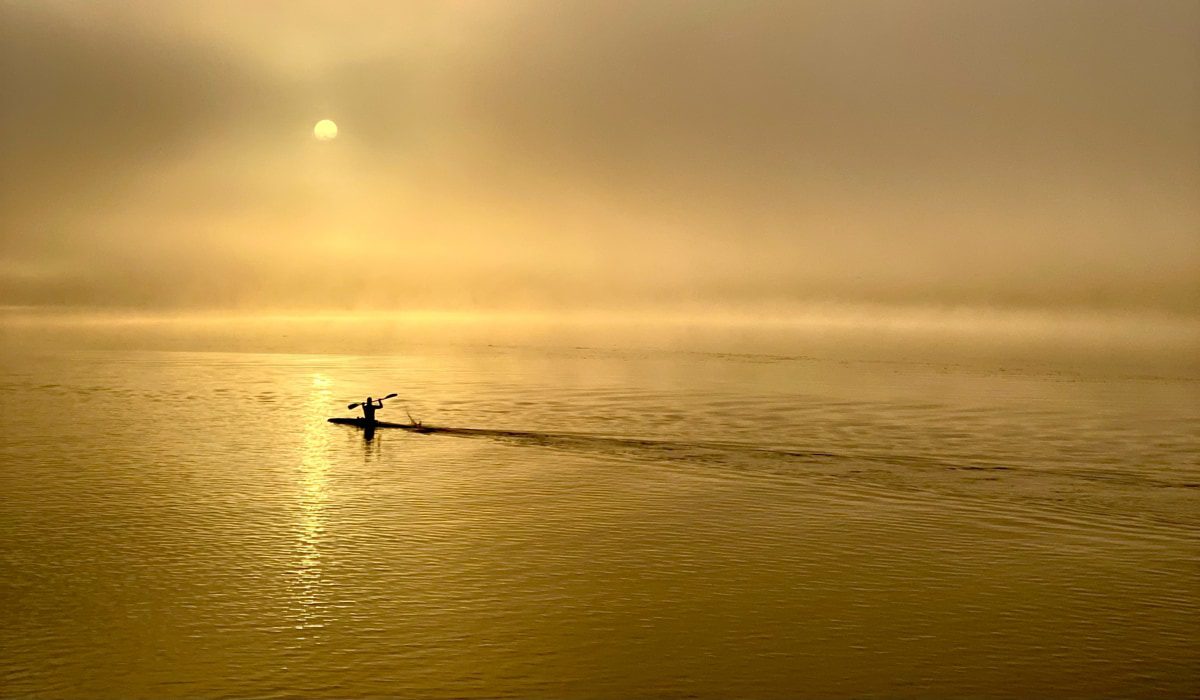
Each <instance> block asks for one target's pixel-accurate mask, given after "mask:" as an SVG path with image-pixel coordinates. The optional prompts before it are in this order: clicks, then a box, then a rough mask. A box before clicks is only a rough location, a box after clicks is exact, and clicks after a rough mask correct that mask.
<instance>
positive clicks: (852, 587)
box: [0, 347, 1200, 698]
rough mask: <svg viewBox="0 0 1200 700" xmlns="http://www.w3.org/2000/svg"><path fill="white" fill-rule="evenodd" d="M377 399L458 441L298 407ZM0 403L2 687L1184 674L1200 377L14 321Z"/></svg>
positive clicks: (455, 688)
mask: <svg viewBox="0 0 1200 700" xmlns="http://www.w3.org/2000/svg"><path fill="white" fill-rule="evenodd" d="M390 391H398V392H400V393H401V395H402V397H404V398H403V401H404V402H405V403H406V404H407V406H408V408H409V409H410V410H411V411H412V413H413V415H414V416H416V417H418V418H420V419H422V420H423V421H425V422H426V423H428V424H434V425H439V426H448V427H456V428H472V429H477V432H473V433H464V434H453V433H450V434H445V433H443V434H432V435H417V434H409V433H403V432H399V431H391V432H389V431H379V432H378V433H377V434H376V435H375V437H374V439H372V440H369V441H368V440H365V439H364V435H363V433H362V432H361V431H358V430H357V429H354V428H351V427H344V426H335V425H330V424H328V423H326V422H325V418H327V417H329V416H337V415H349V412H348V411H347V410H346V404H347V403H348V402H350V401H356V400H359V399H361V397H362V396H364V395H365V394H367V393H374V394H375V395H381V394H383V393H387V392H390ZM0 411H2V413H0V438H2V444H0V491H2V493H3V496H2V497H0V570H2V571H3V573H2V574H0V612H2V622H3V624H0V695H3V696H39V697H73V698H91V697H97V698H110V697H159V698H161V697H201V696H204V697H233V696H237V697H247V696H256V697H258V696H261V697H295V696H306V697H348V696H351V697H361V696H402V697H434V698H442V697H445V698H461V697H496V696H505V697H507V696H513V697H554V698H596V697H602V698H618V697H631V696H658V697H697V696H698V697H730V696H737V697H782V696H790V697H797V696H817V697H873V696H879V697H936V696H942V697H946V696H955V697H962V696H972V697H1027V696H1036V695H1051V696H1057V697H1099V696H1113V697H1116V696H1121V697H1125V696H1143V697H1163V696H1173V697H1185V696H1191V697H1194V696H1196V695H1197V694H1200V651H1198V650H1200V564H1198V562H1200V384H1198V383H1197V381H1196V379H1195V378H1189V377H1186V376H1185V377H1180V376H1153V375H1152V373H1151V374H1147V373H1139V372H1132V373H1131V372H1124V373H1108V374H1095V373H1077V372H1071V371H1066V370H1062V369H1053V368H1051V367H1049V366H1041V365H1037V364H1036V363H1025V364H1021V363H1016V364H1013V365H1011V366H999V365H996V364H983V365H978V366H976V365H970V364H950V363H922V362H913V361H905V362H887V361H871V362H868V361H849V360H838V359H830V358H809V357H804V356H802V355H798V356H779V355H757V354H754V353H745V354H734V355H722V354H715V353H688V352H676V351H668V350H637V351H635V350H620V349H590V348H538V347H443V348H436V347H435V348H425V349H421V350H415V351H412V352H407V353H405V354H404V355H402V356H383V355H375V356H364V357H352V356H337V355H311V354H310V355H286V354H261V353H260V354H255V353H240V354H236V353H218V352H203V353H193V352H131V351H90V352H49V351H44V350H43V351H33V350H27V349H25V350H23V349H21V348H10V349H9V350H8V351H7V354H6V355H5V364H4V366H3V368H2V369H0ZM403 415H404V414H403V410H402V409H401V405H400V404H399V403H396V404H395V405H391V406H389V407H388V408H386V409H385V410H384V411H383V412H381V414H380V417H381V418H392V419H403Z"/></svg>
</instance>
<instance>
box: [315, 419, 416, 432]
mask: <svg viewBox="0 0 1200 700" xmlns="http://www.w3.org/2000/svg"><path fill="white" fill-rule="evenodd" d="M329 422H330V423H336V424H338V425H353V426H355V427H358V428H399V429H401V430H411V431H412V432H414V433H424V432H429V428H427V427H424V426H422V425H420V424H416V425H413V424H412V423H388V422H387V421H382V420H377V421H368V420H367V419H366V418H330V419H329Z"/></svg>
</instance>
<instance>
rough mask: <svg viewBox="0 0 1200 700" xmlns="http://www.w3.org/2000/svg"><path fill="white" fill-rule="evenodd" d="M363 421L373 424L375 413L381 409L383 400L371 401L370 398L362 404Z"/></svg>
mask: <svg viewBox="0 0 1200 700" xmlns="http://www.w3.org/2000/svg"><path fill="white" fill-rule="evenodd" d="M361 405H362V410H363V419H365V420H366V421H367V422H368V423H374V422H375V411H376V410H378V409H380V408H383V399H373V398H371V397H370V396H368V397H367V400H366V401H363V402H362V404H361Z"/></svg>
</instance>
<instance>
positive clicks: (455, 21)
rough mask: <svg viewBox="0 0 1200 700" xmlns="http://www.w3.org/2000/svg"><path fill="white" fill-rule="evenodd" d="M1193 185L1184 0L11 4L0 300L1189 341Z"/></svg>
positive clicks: (1195, 111)
mask: <svg viewBox="0 0 1200 700" xmlns="http://www.w3.org/2000/svg"><path fill="white" fill-rule="evenodd" d="M325 118H328V119H332V120H334V121H336V122H337V124H338V126H339V128H340V135H339V137H338V138H337V139H336V140H334V141H329V142H324V143H322V142H318V141H317V140H316V139H315V138H314V137H313V132H312V129H313V125H314V124H315V123H316V122H317V121H318V120H320V119H325ZM1197 193H1200V3H1197V2H1195V1H1194V0H1186V1H1183V2H1171V1H1153V0H1151V1H1145V0H1139V1H1134V2H1111V1H1106V0H1083V1H1079V2H1055V1H1046V0H1037V1H1034V2H1024V1H1021V0H1008V1H1004V2H962V1H959V0H945V1H922V2H884V1H879V2H842V1H838V2H799V1H797V2H778V3H776V2H760V3H752V2H694V1H689V2H682V1H679V2H653V1H646V0H638V1H636V2H634V1H630V2H624V1H619V0H596V1H595V2H429V3H408V4H404V3H399V2H390V1H387V2H347V1H344V0H343V1H339V2H298V1H296V0H286V1H283V0H280V1H277V2H272V1H268V0H263V1H259V2H245V1H244V0H228V1H204V0H195V1H188V2H183V1H180V2H173V1H170V0H142V1H136V0H120V1H116V0H111V1H107V2H73V1H64V0H7V1H6V2H2V3H0V216H2V219H0V306H2V305H9V306H14V305H16V306H19V305H35V306H54V307H74V306H89V307H90V306H99V307H106V308H145V309H160V308H161V309H174V308H195V309H212V308H272V309H318V308H320V309H336V308H350V307H355V308H378V309H414V308H456V309H462V308H563V309H574V308H582V307H589V308H592V307H609V308H624V307H630V308H632V307H664V308H665V307H670V306H672V305H677V304H701V305H705V304H716V305H721V306H723V307H735V308H745V309H748V310H754V309H757V308H766V307H778V306H779V305H789V304H805V303H809V302H828V301H845V302H855V303H859V302H862V303H870V304H885V305H886V304H903V305H914V304H945V305H967V306H973V305H989V306H1001V307H1014V306H1015V307H1022V308H1061V307H1067V308H1071V309H1075V308H1079V309H1121V310H1124V311H1133V312H1141V311H1143V310H1144V311H1167V312H1175V313H1182V314H1185V315H1189V316H1196V315H1200V196H1198V194H1197Z"/></svg>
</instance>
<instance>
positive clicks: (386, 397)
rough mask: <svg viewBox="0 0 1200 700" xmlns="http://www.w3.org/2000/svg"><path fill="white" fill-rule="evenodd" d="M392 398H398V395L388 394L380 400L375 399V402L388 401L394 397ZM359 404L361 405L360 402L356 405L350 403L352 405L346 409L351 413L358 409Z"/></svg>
mask: <svg viewBox="0 0 1200 700" xmlns="http://www.w3.org/2000/svg"><path fill="white" fill-rule="evenodd" d="M394 396H399V394H388V395H387V396H385V397H383V398H382V399H376V401H386V400H387V399H390V398H392V397H394ZM361 404H362V402H361V401H359V402H358V403H352V404H350V405H349V406H347V407H346V408H348V409H350V410H351V411H353V410H354V409H356V408H358V407H359V405H361Z"/></svg>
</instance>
